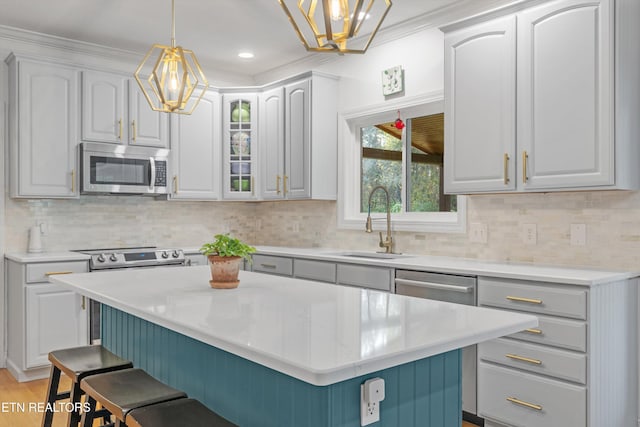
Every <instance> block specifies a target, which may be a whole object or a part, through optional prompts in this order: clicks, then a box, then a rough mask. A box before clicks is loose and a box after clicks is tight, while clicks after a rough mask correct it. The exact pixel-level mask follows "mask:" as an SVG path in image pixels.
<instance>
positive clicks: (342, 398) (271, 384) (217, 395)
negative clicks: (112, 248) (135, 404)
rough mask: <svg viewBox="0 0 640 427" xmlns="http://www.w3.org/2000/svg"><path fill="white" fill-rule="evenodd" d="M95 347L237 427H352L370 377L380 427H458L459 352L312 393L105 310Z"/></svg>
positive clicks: (197, 343)
mask: <svg viewBox="0 0 640 427" xmlns="http://www.w3.org/2000/svg"><path fill="white" fill-rule="evenodd" d="M102 345H103V346H105V347H106V348H108V349H109V350H110V351H112V352H114V353H116V354H118V355H119V356H121V357H125V358H127V359H129V360H131V361H132V362H133V364H134V366H137V367H140V368H142V369H144V370H145V371H147V372H148V373H149V374H151V375H153V376H154V377H155V378H157V379H158V380H160V381H162V382H165V383H167V384H169V385H171V386H172V387H176V388H178V389H181V390H184V391H185V392H186V393H187V394H188V395H189V396H190V397H192V398H195V399H198V400H200V401H202V402H203V403H204V404H205V405H207V406H208V407H210V408H211V409H212V410H214V411H216V412H217V413H219V414H220V415H222V416H223V417H225V418H227V419H229V420H231V421H232V422H234V423H236V424H238V425H241V426H243V427H289V426H290V427H294V426H296V427H297V426H307V427H326V426H341V427H358V426H360V384H362V383H363V382H364V381H366V380H367V379H369V378H375V377H380V378H383V379H384V380H385V384H386V390H387V392H386V398H385V400H384V401H382V402H381V406H380V408H381V411H380V416H381V418H380V423H377V424H376V425H378V426H379V427H390V426H403V427H411V426H421V427H428V426H453V425H460V424H461V423H462V406H461V387H460V380H461V372H462V371H461V369H462V367H461V363H462V359H461V353H460V350H453V351H450V352H447V353H443V354H439V355H436V356H432V357H429V358H426V359H421V360H417V361H415V362H410V363H406V364H403V365H400V366H396V367H392V368H388V369H384V370H381V371H377V372H372V373H370V374H367V375H362V376H359V377H356V378H352V379H349V380H346V381H342V382H338V383H335V384H331V385H329V386H314V385H312V384H309V383H307V382H304V381H301V380H298V379H296V378H293V377H291V376H289V375H286V374H282V373H280V372H277V371H275V370H273V369H269V368H267V367H265V366H262V365H259V364H257V363H254V362H251V361H249V360H247V359H244V358H242V357H239V356H236V355H234V354H231V353H229V352H226V351H224V350H220V349H218V348H216V347H213V346H210V345H208V344H205V343H203V342H201V341H198V340H195V339H193V338H190V337H187V336H185V335H182V334H180V333H177V332H174V331H171V330H169V329H167V328H164V327H162V326H158V325H156V324H154V323H151V322H148V321H146V320H143V319H141V318H139V317H136V316H133V315H130V314H127V313H125V312H123V311H120V310H118V309H115V308H113V307H110V306H107V305H103V306H102Z"/></svg>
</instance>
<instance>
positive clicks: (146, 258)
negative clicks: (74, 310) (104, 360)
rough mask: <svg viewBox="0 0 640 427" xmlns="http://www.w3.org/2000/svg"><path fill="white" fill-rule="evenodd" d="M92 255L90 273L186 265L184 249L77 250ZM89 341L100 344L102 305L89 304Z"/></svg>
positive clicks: (93, 302) (145, 247) (143, 247)
mask: <svg viewBox="0 0 640 427" xmlns="http://www.w3.org/2000/svg"><path fill="white" fill-rule="evenodd" d="M73 252H79V253H82V254H87V255H90V256H91V258H90V259H89V271H90V272H100V271H109V270H116V269H123V268H152V267H157V268H159V267H175V266H183V265H185V256H184V252H183V251H182V249H174V248H157V247H155V246H140V247H131V248H108V249H77V250H74V251H73ZM89 340H90V342H91V343H92V344H97V343H99V342H100V303H98V302H96V301H90V303H89Z"/></svg>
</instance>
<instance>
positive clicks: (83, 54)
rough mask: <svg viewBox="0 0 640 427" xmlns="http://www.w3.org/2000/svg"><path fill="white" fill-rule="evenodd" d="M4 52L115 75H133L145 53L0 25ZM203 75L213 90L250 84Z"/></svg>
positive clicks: (218, 73)
mask: <svg viewBox="0 0 640 427" xmlns="http://www.w3.org/2000/svg"><path fill="white" fill-rule="evenodd" d="M4 50H6V51H9V52H12V53H13V54H15V55H16V56H26V57H32V58H38V59H40V60H45V61H53V62H56V61H57V62H64V63H66V64H69V65H73V66H78V67H81V68H93V69H98V70H101V71H112V72H119V73H133V70H134V69H135V68H136V67H137V66H138V64H139V63H140V61H141V60H142V58H143V57H144V54H145V52H142V53H140V52H134V51H130V50H126V49H118V48H113V47H109V46H103V45H99V44H96V43H89V42H85V41H82V40H74V39H68V38H64V37H59V36H54V35H50V34H43V33H38V32H35V31H29V30H24V29H21V28H15V27H9V26H6V25H0V51H4ZM2 59H4V58H2ZM205 72H206V73H207V74H208V75H209V76H214V78H209V80H210V81H211V82H212V84H213V85H215V86H223V85H228V84H229V83H228V82H234V83H235V84H238V82H239V81H240V83H246V82H253V77H252V76H249V75H238V73H233V72H229V71H224V70H219V69H215V68H212V67H206V68H205ZM213 82H218V83H213Z"/></svg>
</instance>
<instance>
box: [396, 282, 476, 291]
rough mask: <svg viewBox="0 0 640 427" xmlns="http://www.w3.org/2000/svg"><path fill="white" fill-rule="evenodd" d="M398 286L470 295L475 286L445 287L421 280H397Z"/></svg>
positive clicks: (442, 284)
mask: <svg viewBox="0 0 640 427" xmlns="http://www.w3.org/2000/svg"><path fill="white" fill-rule="evenodd" d="M395 282H396V285H407V286H417V287H420V288H427V289H438V290H441V291H453V292H460V293H463V294H468V293H470V292H473V286H459V285H445V284H444V283H433V282H423V281H420V280H409V279H395Z"/></svg>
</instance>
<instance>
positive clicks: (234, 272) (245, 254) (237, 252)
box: [200, 233, 256, 289]
mask: <svg viewBox="0 0 640 427" xmlns="http://www.w3.org/2000/svg"><path fill="white" fill-rule="evenodd" d="M213 237H214V239H215V240H214V241H213V242H209V243H205V244H203V245H202V247H201V248H200V252H201V253H202V254H203V255H206V256H207V258H208V259H209V265H210V267H211V280H210V281H209V285H211V287H212V288H216V289H231V288H236V287H238V284H239V283H240V281H239V280H238V273H239V271H240V262H242V260H243V259H248V260H250V259H251V254H252V253H254V252H255V251H256V248H254V247H253V246H249V245H247V244H246V243H243V242H241V241H240V240H239V239H237V238H235V237H231V236H229V234H228V233H227V234H216V235H215V236H213Z"/></svg>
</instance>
